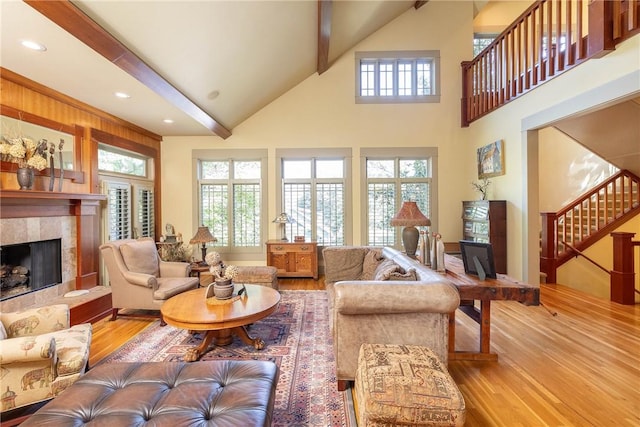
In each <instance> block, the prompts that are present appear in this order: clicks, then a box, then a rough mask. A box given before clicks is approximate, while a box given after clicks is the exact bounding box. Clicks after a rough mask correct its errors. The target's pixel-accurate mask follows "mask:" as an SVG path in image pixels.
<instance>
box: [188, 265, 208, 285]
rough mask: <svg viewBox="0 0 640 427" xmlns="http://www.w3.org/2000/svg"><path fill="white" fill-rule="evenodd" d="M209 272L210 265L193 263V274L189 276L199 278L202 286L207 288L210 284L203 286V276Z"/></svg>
mask: <svg viewBox="0 0 640 427" xmlns="http://www.w3.org/2000/svg"><path fill="white" fill-rule="evenodd" d="M208 271H209V266H208V265H206V264H205V265H202V264H200V263H198V262H194V263H191V273H189V276H191V277H197V278H198V281H199V282H200V286H205V285H208V283H206V284H203V283H202V276H201V274H202V273H204V272H208Z"/></svg>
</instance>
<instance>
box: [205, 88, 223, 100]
mask: <svg viewBox="0 0 640 427" xmlns="http://www.w3.org/2000/svg"><path fill="white" fill-rule="evenodd" d="M219 96H220V91H219V90H214V91H211V92H210V93H209V95H207V98H209V99H210V100H214V99H216V98H217V97H219Z"/></svg>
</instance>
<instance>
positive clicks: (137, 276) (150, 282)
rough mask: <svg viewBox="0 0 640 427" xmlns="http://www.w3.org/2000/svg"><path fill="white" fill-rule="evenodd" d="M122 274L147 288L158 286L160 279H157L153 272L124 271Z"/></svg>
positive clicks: (132, 282)
mask: <svg viewBox="0 0 640 427" xmlns="http://www.w3.org/2000/svg"><path fill="white" fill-rule="evenodd" d="M122 276H123V277H124V278H125V279H126V280H127V282H129V283H131V284H133V285H138V286H144V287H146V288H153V289H156V288H157V287H158V279H156V277H155V276H152V275H151V274H145V273H134V272H132V271H123V272H122Z"/></svg>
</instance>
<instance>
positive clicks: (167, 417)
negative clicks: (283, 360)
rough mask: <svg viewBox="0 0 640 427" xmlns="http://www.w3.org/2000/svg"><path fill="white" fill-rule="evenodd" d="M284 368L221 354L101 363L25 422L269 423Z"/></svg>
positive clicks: (25, 423) (62, 423) (235, 424)
mask: <svg viewBox="0 0 640 427" xmlns="http://www.w3.org/2000/svg"><path fill="white" fill-rule="evenodd" d="M277 382H278V367H277V366H276V365H275V364H274V363H272V362H268V361H258V360H232V361H228V360H215V361H209V362H194V363H178V362H160V363H111V364H103V365H99V366H97V367H95V368H93V369H92V370H90V371H89V372H88V373H87V374H86V375H84V376H83V377H82V378H80V379H79V380H78V381H76V382H75V383H74V384H73V385H72V386H71V387H69V388H68V389H67V390H65V391H64V392H63V393H62V394H60V395H59V396H58V397H56V398H55V399H53V400H52V401H51V402H49V403H48V404H46V405H45V406H43V407H42V408H40V410H38V411H37V412H36V413H35V414H34V415H32V416H31V417H30V418H29V419H28V420H27V421H26V422H24V423H23V424H21V425H23V426H56V427H60V426H77V425H83V424H86V423H89V422H91V423H92V424H91V425H104V426H107V425H108V426H133V425H135V426H171V427H180V426H197V425H208V424H210V425H219V426H270V425H271V417H272V415H273V405H274V399H275V390H276V384H277Z"/></svg>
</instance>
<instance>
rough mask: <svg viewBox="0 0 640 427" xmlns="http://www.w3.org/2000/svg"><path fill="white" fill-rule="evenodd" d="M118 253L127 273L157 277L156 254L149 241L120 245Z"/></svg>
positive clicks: (153, 246) (152, 244) (153, 245)
mask: <svg viewBox="0 0 640 427" xmlns="http://www.w3.org/2000/svg"><path fill="white" fill-rule="evenodd" d="M120 253H122V259H123V260H124V263H125V264H126V265H127V268H128V269H129V271H132V272H134V273H144V274H150V275H152V276H156V277H158V252H157V250H156V245H155V243H153V242H152V241H151V240H141V241H138V242H131V243H126V244H124V245H121V246H120Z"/></svg>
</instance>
